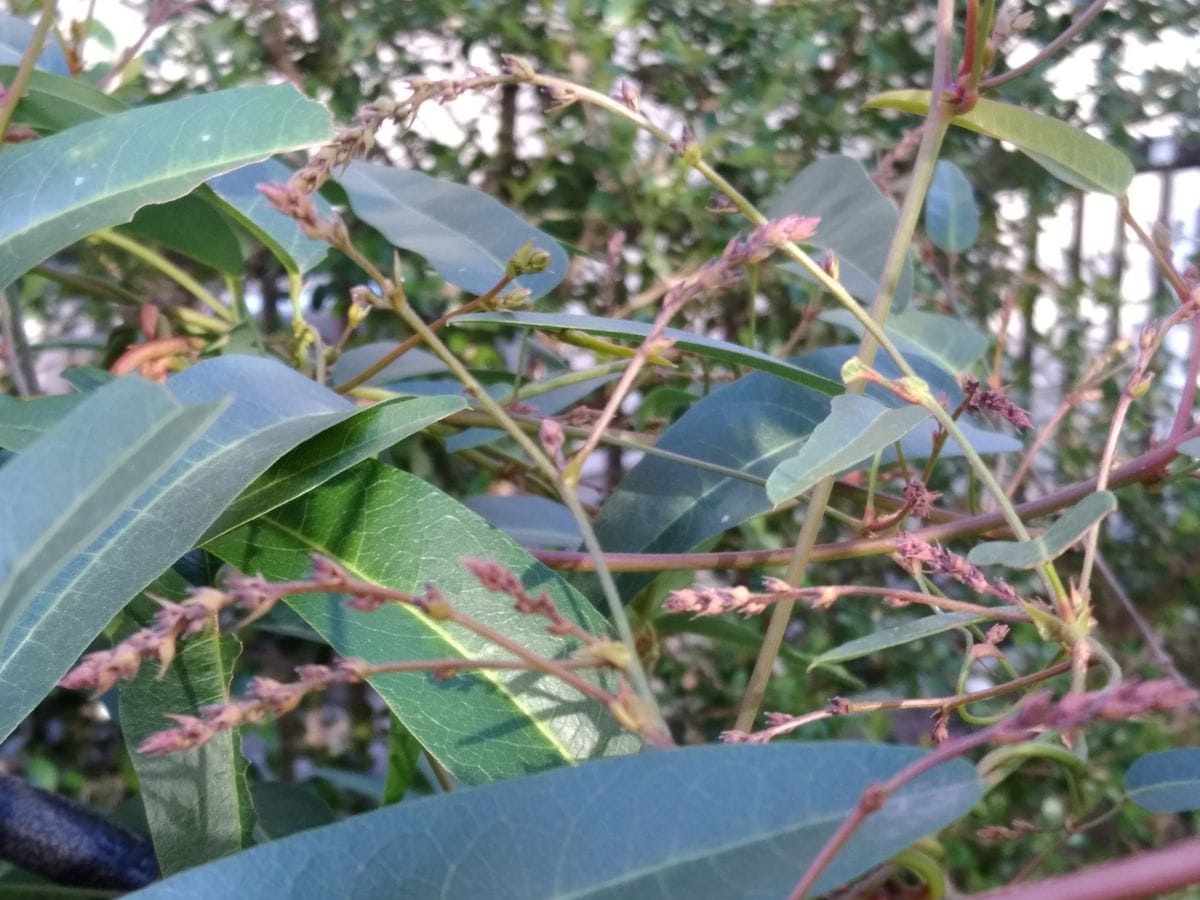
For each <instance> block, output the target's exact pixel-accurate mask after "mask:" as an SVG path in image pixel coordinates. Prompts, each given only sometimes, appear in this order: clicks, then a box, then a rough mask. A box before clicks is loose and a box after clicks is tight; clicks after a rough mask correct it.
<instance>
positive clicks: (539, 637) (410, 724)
mask: <svg viewBox="0 0 1200 900" xmlns="http://www.w3.org/2000/svg"><path fill="white" fill-rule="evenodd" d="M364 535H371V539H370V540H364V539H363V536H364ZM207 546H208V549H210V550H211V551H212V552H213V553H215V554H216V555H217V556H219V557H220V558H221V559H223V560H225V561H226V562H228V563H229V564H230V565H232V566H234V567H236V568H237V569H238V570H240V571H242V572H261V573H262V574H263V575H265V576H266V577H268V578H271V579H292V578H299V577H303V576H304V575H306V574H307V573H308V572H309V570H310V567H311V565H312V554H314V553H319V554H321V555H322V556H326V557H329V558H331V559H333V560H334V561H335V562H337V563H338V564H339V565H341V566H343V567H344V568H345V569H346V570H347V571H349V572H350V573H351V575H353V576H354V577H357V578H361V579H364V580H367V581H370V582H373V583H375V584H382V585H386V586H388V587H392V588H397V589H399V590H404V591H411V592H420V591H423V590H424V589H425V586H426V584H429V583H432V584H435V585H436V586H437V587H438V589H439V590H441V591H442V593H443V594H444V595H445V596H446V598H447V599H448V600H449V601H450V602H451V603H452V604H453V605H454V606H455V607H456V608H458V609H461V610H462V611H463V612H465V613H467V614H469V615H471V616H474V617H475V618H477V619H480V620H482V621H483V622H485V623H486V624H488V625H490V626H492V627H493V628H496V629H498V630H500V631H501V632H503V633H504V634H506V635H507V636H509V637H510V638H513V639H515V640H517V641H518V642H519V643H521V644H522V646H524V647H526V648H527V649H529V650H532V651H534V652H536V653H540V654H542V655H543V656H549V657H554V656H558V655H561V654H562V653H564V652H566V651H567V650H568V648H570V647H572V646H574V642H573V641H572V640H570V639H565V638H562V637H558V636H555V635H552V634H549V633H548V632H547V631H546V623H545V620H542V619H539V618H538V617H536V616H531V615H522V614H520V613H516V612H514V611H513V608H512V600H511V598H507V597H504V596H501V595H498V594H495V593H492V592H490V591H488V590H486V589H484V588H483V587H482V586H481V585H480V584H479V582H478V581H476V580H475V578H474V577H472V576H471V575H470V573H468V572H467V570H466V569H465V568H464V567H463V565H462V562H461V560H462V558H463V557H466V556H469V557H475V558H481V559H487V560H493V561H496V562H499V563H501V564H503V565H505V566H506V567H508V568H509V569H510V570H512V571H514V572H516V573H517V575H518V576H519V577H521V578H522V580H523V581H524V583H525V585H526V586H527V587H528V588H529V589H531V590H533V591H535V592H537V591H541V590H546V591H548V592H549V594H550V597H551V598H552V599H553V600H554V601H555V603H556V604H557V605H558V607H559V609H561V610H562V611H563V612H564V613H565V614H566V615H568V616H570V617H571V618H572V619H574V620H575V621H577V622H578V623H580V624H581V625H583V626H584V627H585V628H587V629H588V630H589V631H591V632H593V633H600V632H604V631H606V630H607V625H606V623H605V622H604V620H603V618H602V617H601V616H600V614H599V613H598V612H597V611H596V609H595V607H593V606H592V605H591V604H590V603H588V602H587V601H586V600H584V599H583V598H582V597H581V596H580V595H579V594H577V593H575V592H574V591H573V590H572V589H571V588H569V587H568V586H567V584H566V583H565V582H564V581H562V580H561V579H560V578H559V577H558V576H557V575H555V574H554V573H552V572H551V571H550V570H548V569H546V568H545V567H543V566H542V565H540V564H539V563H537V562H535V561H534V559H533V558H532V557H531V556H530V555H529V554H528V553H526V552H525V551H524V550H522V549H521V548H520V547H518V546H517V545H516V544H515V543H514V542H513V541H512V540H511V539H509V538H508V537H506V536H505V535H504V534H502V533H501V532H500V531H498V530H496V529H495V528H493V527H492V526H490V525H488V524H487V523H486V522H484V521H483V520H482V519H480V518H479V517H478V516H476V515H475V514H474V513H472V512H470V511H469V510H468V509H466V508H465V507H463V506H462V505H461V504H460V503H458V502H457V501H455V500H452V499H451V498H450V497H448V496H446V495H445V494H443V493H441V492H440V491H438V490H437V489H436V488H434V487H432V486H431V485H429V484H426V483H425V482H423V481H421V480H420V479H418V478H415V477H414V476H412V475H409V474H408V473H406V472H401V471H399V470H398V469H393V468H391V467H389V466H384V465H381V464H378V463H375V462H373V461H371V460H367V461H365V462H362V463H360V464H359V465H357V466H356V467H354V468H353V469H351V470H350V471H348V472H345V473H344V474H342V475H340V476H338V477H337V478H335V479H333V480H332V481H329V482H326V483H325V484H323V485H322V486H321V487H319V488H318V489H316V490H314V491H312V492H310V493H308V494H306V495H305V496H303V497H301V498H300V499H298V500H296V501H293V502H292V503H289V504H288V505H286V506H283V507H280V508H279V509H275V510H273V511H271V512H269V513H267V514H266V515H263V516H261V517H260V518H257V519H255V520H254V521H253V522H251V523H249V524H248V525H244V526H242V527H241V528H239V529H237V530H235V531H232V532H229V533H228V534H226V535H224V536H222V537H219V538H217V539H216V540H215V541H212V542H211V543H209V544H208V545H207ZM288 604H289V605H290V606H291V607H292V608H293V609H294V610H296V612H298V613H299V614H300V615H301V616H302V617H303V618H304V619H305V620H306V621H307V622H308V623H309V624H310V625H311V626H312V627H313V628H315V629H316V630H317V631H318V632H319V633H320V634H321V635H322V636H323V637H324V638H325V640H327V641H328V642H329V643H330V645H331V646H332V647H333V648H334V649H335V650H336V651H337V652H338V653H339V654H341V655H342V656H345V657H349V658H355V659H364V660H367V661H368V662H385V661H395V660H404V659H410V660H436V659H444V658H446V657H462V656H476V655H478V656H483V657H489V656H491V657H494V656H502V657H506V658H507V657H508V654H507V653H505V652H504V651H502V650H499V649H498V648H497V647H496V646H495V645H494V644H492V643H490V642H488V641H487V640H484V639H483V638H480V637H479V636H478V635H476V634H474V633H472V632H468V631H465V630H463V629H461V628H459V627H457V626H454V625H450V624H448V623H440V622H434V621H432V620H431V619H429V618H427V617H425V616H422V615H420V614H418V613H416V612H414V611H413V610H412V609H408V608H403V607H400V606H398V605H395V604H392V605H388V606H385V607H383V608H382V609H379V610H377V611H375V612H371V613H362V612H354V611H351V610H348V609H347V608H346V606H345V604H344V603H343V602H341V600H339V599H338V598H334V597H326V596H317V595H311V596H301V597H293V598H290V599H289V601H288ZM371 684H372V685H373V686H374V687H375V689H376V690H377V691H378V692H379V695H380V696H381V697H382V698H383V699H384V701H385V702H386V703H387V704H388V706H389V707H390V708H391V709H392V711H393V712H394V713H395V714H396V715H397V716H398V717H399V718H400V720H401V721H402V722H403V723H404V725H405V727H406V728H408V729H409V731H411V732H412V733H413V735H414V736H415V737H416V738H417V740H418V741H420V743H421V745H422V746H423V747H425V748H426V749H427V750H428V751H429V752H430V753H431V754H432V755H433V756H435V757H436V758H437V759H438V760H439V761H440V762H441V763H442V764H443V765H445V766H446V768H447V769H448V770H449V771H450V772H452V773H453V774H454V775H455V777H456V778H458V779H459V780H461V781H464V782H466V783H470V784H475V783H480V782H483V781H489V780H493V779H497V778H511V777H513V776H515V775H519V774H523V773H526V772H531V771H538V770H541V769H546V768H551V767H554V766H558V765H564V764H567V763H570V762H574V761H575V760H579V759H587V758H590V757H594V756H601V755H605V754H608V753H620V752H630V751H631V750H632V749H634V748H635V747H636V746H637V741H636V740H635V739H633V738H632V737H631V736H630V735H628V734H626V733H624V732H623V731H622V730H621V729H620V727H619V726H618V725H617V724H616V722H615V721H614V720H613V719H612V717H611V716H610V714H609V712H608V710H607V709H606V708H605V707H604V706H603V705H601V704H599V703H597V702H596V701H593V700H589V699H585V698H583V697H582V696H581V695H580V694H579V693H577V692H576V691H575V689H574V688H571V687H569V686H568V685H566V684H564V683H562V682H560V681H557V680H556V679H553V678H549V677H544V676H534V675H530V674H529V673H528V672H520V671H517V672H508V671H494V670H493V671H486V672H479V673H464V674H461V675H458V676H456V677H455V678H453V679H451V680H448V681H446V680H439V679H436V678H434V677H433V676H432V675H431V674H430V673H427V672H413V673H402V674H395V675H383V676H379V677H376V678H372V679H371Z"/></svg>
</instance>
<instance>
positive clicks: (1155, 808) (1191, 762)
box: [1125, 747, 1200, 813]
mask: <svg viewBox="0 0 1200 900" xmlns="http://www.w3.org/2000/svg"><path fill="white" fill-rule="evenodd" d="M1125 790H1126V791H1127V792H1128V794H1129V799H1130V800H1132V801H1133V802H1134V803H1136V804H1137V805H1138V806H1140V807H1142V808H1143V809H1148V810H1150V812H1155V813H1177V812H1188V811H1189V810H1193V809H1200V747H1181V748H1179V749H1176V750H1164V751H1162V752H1161V753H1149V754H1147V755H1146V756H1143V757H1142V758H1141V759H1137V760H1134V763H1133V765H1132V766H1130V767H1129V771H1128V772H1126V773H1125Z"/></svg>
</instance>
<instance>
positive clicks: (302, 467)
mask: <svg viewBox="0 0 1200 900" xmlns="http://www.w3.org/2000/svg"><path fill="white" fill-rule="evenodd" d="M466 405H467V404H466V401H465V400H463V399H461V398H459V397H418V398H416V399H413V400H390V401H387V402H384V403H376V404H375V405H373V406H369V407H367V408H366V409H364V410H360V411H359V412H357V413H355V414H354V415H353V416H351V417H350V418H348V419H346V420H345V421H343V422H339V423H338V424H337V425H334V426H333V427H332V428H327V429H326V430H325V431H322V432H321V433H320V434H318V435H316V436H315V437H311V438H309V439H308V440H307V441H305V442H304V443H303V444H300V445H299V446H298V447H296V448H295V449H294V450H292V451H291V452H289V453H288V454H287V455H286V456H284V457H283V458H282V459H280V460H279V461H278V462H276V463H275V464H274V465H273V466H271V468H269V469H267V471H265V472H263V473H262V475H260V476H259V477H258V478H256V479H255V481H254V484H252V485H250V486H249V487H248V488H246V490H244V491H242V493H241V494H239V495H238V498H237V499H236V500H234V501H233V503H231V504H230V505H229V506H228V508H226V510H225V511H224V512H223V513H221V517H220V518H219V519H217V521H216V522H213V524H212V526H211V527H210V528H209V529H208V531H206V532H205V534H204V537H203V538H201V540H200V543H204V542H206V541H210V540H212V539H213V538H215V537H216V536H217V535H220V534H224V533H225V532H227V531H232V530H233V529H234V528H237V527H238V526H239V525H244V524H245V523H246V522H249V521H250V520H251V519H253V518H256V517H257V516H261V515H262V514H263V513H266V512H270V511H271V510H273V509H275V508H276V507H279V506H283V504H285V503H287V502H289V501H291V500H295V499H296V498H297V497H299V496H300V495H301V494H305V493H307V492H308V491H310V490H312V489H313V488H315V487H316V486H317V485H319V484H322V483H324V482H326V481H328V480H329V479H330V478H333V477H334V476H335V475H340V474H341V473H342V472H344V471H346V470H347V469H349V468H350V467H351V466H354V465H356V464H357V463H360V462H362V461H363V460H364V459H368V458H369V457H372V456H376V455H378V454H380V453H382V452H383V451H384V450H386V449H387V448H388V447H391V446H392V445H394V444H398V443H399V442H400V441H402V440H404V439H405V438H406V437H408V436H410V435H413V434H416V433H417V432H418V431H420V430H421V429H422V428H425V427H427V426H429V425H432V424H433V423H434V422H437V421H439V420H441V419H444V418H445V417H446V416H448V415H450V414H451V413H454V412H458V411H459V410H460V409H463V408H465V407H466Z"/></svg>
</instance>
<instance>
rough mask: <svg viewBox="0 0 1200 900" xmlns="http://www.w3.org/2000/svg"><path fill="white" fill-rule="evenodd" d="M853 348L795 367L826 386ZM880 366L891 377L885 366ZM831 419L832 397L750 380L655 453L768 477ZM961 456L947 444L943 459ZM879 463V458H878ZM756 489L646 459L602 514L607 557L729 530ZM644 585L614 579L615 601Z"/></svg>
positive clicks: (890, 401)
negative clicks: (618, 589) (617, 587)
mask: <svg viewBox="0 0 1200 900" xmlns="http://www.w3.org/2000/svg"><path fill="white" fill-rule="evenodd" d="M854 352H855V348H854V347H850V346H842V347H829V348H826V349H823V350H818V351H816V352H814V353H809V354H806V355H805V356H803V357H801V358H800V359H798V360H796V361H795V362H796V363H797V365H799V366H802V367H803V368H804V369H805V370H806V371H811V372H813V373H814V374H816V375H818V376H822V377H824V378H827V379H830V380H832V379H834V378H838V377H839V373H840V371H841V367H842V364H843V363H844V362H845V361H846V360H847V359H848V358H849V357H850V356H851V355H852V354H853V353H854ZM910 360H911V362H912V363H913V366H914V368H916V370H917V374H918V375H920V376H921V377H922V378H924V379H925V380H926V381H927V382H929V384H930V386H931V387H932V389H933V390H934V392H935V393H944V394H946V396H947V397H949V398H951V401H950V402H951V403H952V404H953V403H955V402H957V398H959V397H961V396H962V391H961V390H960V389H959V387H958V384H957V382H956V381H955V380H954V379H953V378H951V377H950V376H949V375H947V374H946V373H945V372H943V371H942V370H941V369H939V368H938V367H937V366H935V365H934V364H933V363H930V362H929V361H928V360H925V359H923V358H921V357H910ZM879 368H880V369H881V371H884V372H886V373H887V374H888V376H889V377H894V375H895V370H894V369H892V368H891V366H890V364H889V363H888V362H887V361H886V360H880V362H879ZM867 396H869V397H873V398H875V399H876V400H878V401H879V402H880V403H883V404H885V405H887V406H895V405H898V404H899V401H897V400H896V399H895V397H893V396H891V395H889V394H887V393H885V392H883V391H877V390H875V389H874V387H872V388H871V389H869V390H868V391H867ZM829 412H830V398H829V397H828V396H827V395H825V394H821V393H818V392H816V391H814V390H811V389H809V388H807V387H804V386H802V385H798V384H793V383H790V382H787V381H784V380H782V379H780V378H775V377H773V376H770V375H767V374H766V373H763V372H754V373H752V374H750V375H746V376H744V377H742V378H739V379H738V380H737V381H735V382H733V383H732V384H729V385H724V386H722V387H720V388H717V389H716V390H714V391H713V392H712V393H711V394H709V395H708V396H707V397H704V398H703V399H701V400H699V401H697V402H696V403H695V405H694V406H692V407H691V409H689V410H688V411H687V412H686V413H684V414H683V415H682V416H681V417H680V418H679V420H678V421H676V422H675V423H674V424H673V425H671V427H670V428H668V429H667V430H666V431H664V432H663V434H662V437H660V438H659V440H658V443H657V446H658V447H659V448H660V449H662V450H669V451H672V452H674V453H680V454H682V455H684V456H687V457H689V458H692V459H699V460H701V461H702V462H707V463H715V464H716V465H718V466H723V467H725V468H726V469H732V470H735V471H738V472H742V473H744V474H745V475H750V476H756V477H758V478H761V479H765V478H766V477H767V476H768V475H770V474H771V472H772V471H773V470H774V469H775V467H776V466H777V465H779V464H780V463H781V462H783V461H784V460H785V459H788V458H789V457H791V456H794V455H795V454H796V453H797V452H798V451H799V449H800V447H801V446H803V444H804V442H805V441H806V440H808V438H809V435H810V434H812V430H813V428H815V427H816V426H817V425H818V424H819V423H820V422H822V421H824V420H825V419H826V418H827V417H828V416H829ZM932 427H933V425H932V422H931V421H926V422H924V423H923V424H921V425H919V426H917V427H916V428H915V429H913V431H911V432H909V433H908V435H906V436H905V438H904V439H903V440H902V441H901V445H902V447H903V448H904V454H905V456H906V457H907V458H909V459H916V458H924V457H926V456H928V454H929V448H930V437H931V432H932ZM964 427H966V429H967V433H968V438H969V439H970V441H971V444H972V445H973V446H974V447H975V449H976V450H978V451H979V452H981V453H985V454H986V453H1001V452H1008V451H1012V450H1016V449H1020V444H1019V443H1018V442H1017V441H1016V440H1014V439H1013V438H1010V437H1008V436H1005V435H1000V434H996V433H993V432H986V431H982V430H981V429H978V428H975V427H973V426H971V425H970V424H965V423H964ZM960 452H961V451H959V450H958V448H957V447H956V446H955V444H954V442H953V441H950V442H947V444H946V447H945V449H944V450H943V451H942V453H943V455H946V454H947V453H950V454H951V455H955V454H958V453H960ZM885 455H886V454H885ZM760 485H761V482H760V483H759V484H755V483H751V482H749V481H746V480H744V479H739V478H735V477H732V476H730V475H725V474H721V473H719V472H711V471H705V470H701V469H698V468H695V467H692V466H687V465H684V464H681V463H679V462H673V461H670V460H665V459H662V458H659V457H652V456H646V457H643V458H642V460H641V461H640V462H638V463H637V465H635V466H634V467H633V468H632V469H630V470H629V472H627V473H626V475H625V477H624V478H623V479H622V480H621V482H620V484H619V485H618V486H617V490H616V491H614V492H613V493H612V494H611V495H610V496H609V498H608V500H606V501H605V503H604V505H603V506H602V507H601V508H600V514H599V516H598V517H597V519H596V531H597V534H598V535H599V537H600V542H601V544H602V545H603V546H604V549H605V550H611V551H628V552H634V553H655V552H657V553H679V552H683V551H687V550H691V549H692V548H693V547H696V546H698V545H699V544H701V543H703V542H704V541H706V540H708V539H710V538H712V537H715V536H716V535H719V534H721V533H722V532H724V531H727V530H729V529H731V528H736V527H737V526H738V525H740V524H741V523H742V522H745V521H746V520H747V519H750V518H752V517H753V516H756V515H759V514H761V513H764V512H767V511H768V510H770V509H771V507H772V506H774V504H773V503H772V502H771V500H770V499H769V498H768V497H767V493H766V491H765V490H764V489H763V488H762V487H761V486H760ZM649 581H650V577H649V576H647V575H643V574H638V573H627V574H623V575H621V576H619V577H618V583H619V584H620V585H621V590H622V595H623V596H625V597H632V596H633V594H634V593H636V591H637V590H639V589H640V588H641V587H643V586H644V585H645V584H646V583H648V582H649Z"/></svg>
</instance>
